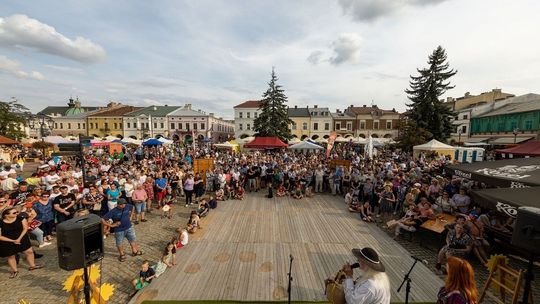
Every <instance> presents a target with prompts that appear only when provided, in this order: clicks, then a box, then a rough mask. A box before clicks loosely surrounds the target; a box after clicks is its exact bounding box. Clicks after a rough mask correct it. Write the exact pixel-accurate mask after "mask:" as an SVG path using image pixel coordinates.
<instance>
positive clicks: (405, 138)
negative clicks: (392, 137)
mask: <svg viewBox="0 0 540 304" xmlns="http://www.w3.org/2000/svg"><path fill="white" fill-rule="evenodd" d="M432 137H433V134H431V133H430V132H429V131H427V130H426V129H423V128H421V127H419V126H418V125H417V124H416V122H415V121H413V120H410V119H405V120H401V121H400V123H399V126H398V138H397V139H396V141H397V142H398V143H397V146H398V147H399V148H401V149H402V150H403V151H407V152H409V151H412V148H413V147H414V146H416V145H421V144H423V143H425V142H426V141H427V140H428V139H430V138H432Z"/></svg>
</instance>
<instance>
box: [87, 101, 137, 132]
mask: <svg viewBox="0 0 540 304" xmlns="http://www.w3.org/2000/svg"><path fill="white" fill-rule="evenodd" d="M139 109H141V108H140V107H133V106H126V105H123V104H120V103H115V102H111V103H109V104H108V105H107V108H106V109H104V110H102V111H100V112H98V113H95V114H92V115H88V118H87V123H86V126H87V128H88V136H94V137H106V136H109V135H111V136H117V137H123V136H124V126H123V125H124V124H123V115H124V114H127V113H130V112H133V111H136V110H139Z"/></svg>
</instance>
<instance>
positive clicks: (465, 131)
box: [461, 126, 467, 134]
mask: <svg viewBox="0 0 540 304" xmlns="http://www.w3.org/2000/svg"><path fill="white" fill-rule="evenodd" d="M461 134H467V126H461Z"/></svg>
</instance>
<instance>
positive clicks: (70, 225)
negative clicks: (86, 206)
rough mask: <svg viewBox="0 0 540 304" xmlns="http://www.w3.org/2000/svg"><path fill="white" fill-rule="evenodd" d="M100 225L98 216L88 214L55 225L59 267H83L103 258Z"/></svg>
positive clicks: (72, 268) (67, 268) (68, 268)
mask: <svg viewBox="0 0 540 304" xmlns="http://www.w3.org/2000/svg"><path fill="white" fill-rule="evenodd" d="M102 225H103V224H102V223H101V218H100V217H99V216H97V215H95V214H90V215H86V216H83V217H78V218H73V219H70V220H68V221H65V222H63V223H60V224H58V225H57V226H56V237H57V243H58V264H59V265H60V268H62V269H64V270H75V269H80V268H85V267H88V266H90V265H91V264H93V263H95V262H97V261H99V260H101V259H103V253H104V248H103V233H102V229H103V228H102V227H103V226H102Z"/></svg>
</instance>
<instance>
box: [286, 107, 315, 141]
mask: <svg viewBox="0 0 540 304" xmlns="http://www.w3.org/2000/svg"><path fill="white" fill-rule="evenodd" d="M287 114H288V115H289V118H290V119H291V120H292V121H293V123H292V124H291V125H289V129H290V130H291V134H292V135H293V137H296V138H299V139H302V140H303V139H305V138H306V137H311V128H310V125H311V115H310V114H309V110H308V108H307V107H306V108H299V107H298V106H294V108H289V109H288V111H287Z"/></svg>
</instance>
